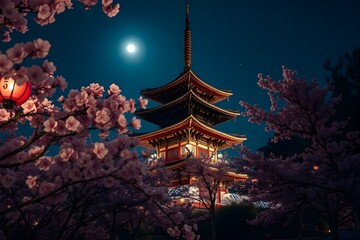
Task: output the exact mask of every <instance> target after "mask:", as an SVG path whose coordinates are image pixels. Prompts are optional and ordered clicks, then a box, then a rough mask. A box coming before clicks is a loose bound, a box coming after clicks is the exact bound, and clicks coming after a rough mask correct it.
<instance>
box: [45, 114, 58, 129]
mask: <svg viewBox="0 0 360 240" xmlns="http://www.w3.org/2000/svg"><path fill="white" fill-rule="evenodd" d="M57 125H58V122H57V121H56V120H55V119H54V118H53V117H50V118H49V119H48V120H46V121H45V122H44V131H45V132H54V131H55V129H56V127H57Z"/></svg>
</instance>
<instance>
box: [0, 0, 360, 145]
mask: <svg viewBox="0 0 360 240" xmlns="http://www.w3.org/2000/svg"><path fill="white" fill-rule="evenodd" d="M74 2H75V1H74ZM114 2H115V3H120V5H121V9H120V13H119V14H118V15H117V16H116V17H114V18H108V17H106V16H105V14H103V13H102V10H101V9H100V6H95V7H93V8H92V10H91V11H85V10H84V7H83V6H82V5H80V4H78V3H75V5H74V10H70V11H66V12H65V13H63V14H61V15H58V16H57V18H56V19H57V21H56V22H55V23H54V24H51V25H48V26H45V27H40V26H38V25H37V24H36V23H33V22H32V21H30V22H31V23H30V26H29V28H30V31H29V32H28V33H26V34H25V35H22V34H19V33H17V34H14V35H13V40H12V41H11V42H10V43H1V48H0V49H1V50H3V51H4V50H5V49H6V48H8V47H10V46H12V45H13V44H15V43H16V42H25V41H32V40H34V39H36V38H43V39H46V40H49V41H50V43H51V44H52V48H51V51H50V54H49V56H48V59H49V60H50V61H53V62H54V63H55V65H56V66H57V69H58V70H57V72H56V73H57V74H58V75H63V76H64V77H65V78H66V80H67V81H68V83H69V87H68V89H67V91H68V90H70V89H71V88H80V87H81V86H86V85H88V84H89V83H92V82H98V83H100V84H102V85H104V86H106V87H107V86H109V85H110V84H111V83H116V84H118V85H119V86H120V88H121V89H122V90H123V94H124V95H126V96H127V97H131V98H135V99H137V98H138V97H139V92H140V89H143V88H153V87H158V86H161V85H163V84H165V83H167V82H169V81H171V80H173V79H175V78H176V77H177V76H178V75H179V74H180V73H181V72H182V70H183V67H184V63H183V30H184V27H185V0H152V1H151V0H114ZM359 10H360V1H357V0H353V1H349V0H341V1H340V0H339V1H338V0H331V1H329V0H315V1H300V0H298V1H295V0H294V1H289V0H274V1H269V0H256V1H255V0H254V1H243V0H241V1H240V0H239V1H238V0H223V1H215V0H207V1H204V0H203V1H200V0H190V20H191V30H192V66H191V67H192V69H193V71H194V72H195V73H196V74H197V75H198V76H199V77H200V78H201V79H202V80H203V81H205V82H207V83H209V84H211V85H213V86H215V87H217V88H221V89H231V90H232V91H233V94H234V95H233V96H232V97H231V98H230V100H229V101H224V102H223V103H221V104H218V106H220V107H223V108H228V109H237V110H241V111H242V110H244V109H241V107H240V106H239V105H238V102H239V101H240V100H243V101H247V102H250V103H259V104H261V105H264V103H265V102H267V94H266V92H264V91H262V90H261V89H260V88H259V87H258V86H257V84H256V83H257V74H258V73H260V72H261V73H263V74H264V75H271V76H272V77H274V78H275V79H280V77H281V67H282V66H283V65H284V66H286V67H288V68H291V69H294V70H297V71H298V72H299V74H300V75H301V76H305V77H306V78H307V79H309V80H312V79H314V78H315V79H317V80H319V81H321V82H324V78H325V76H326V72H325V70H324V69H323V65H324V62H325V61H326V59H329V58H330V59H332V60H337V59H338V58H339V57H340V55H341V54H343V53H345V52H349V51H352V50H353V49H354V47H356V46H358V47H359V46H360V14H359ZM130 42H132V43H134V44H136V45H137V47H138V50H137V52H136V54H133V55H129V54H128V53H126V51H125V47H126V44H127V43H130ZM150 106H154V103H151V104H150ZM264 106H266V105H264ZM143 126H144V127H143V128H142V129H141V131H150V130H155V129H157V127H156V126H155V125H151V124H149V123H147V124H146V123H145V122H143ZM218 129H220V130H222V131H225V132H228V133H238V134H246V135H247V138H248V140H247V141H246V143H245V145H247V146H248V147H250V148H251V149H252V150H256V149H257V148H258V147H260V146H262V145H264V144H265V143H266V141H267V139H268V137H269V134H268V135H266V134H265V133H264V131H263V127H262V126H258V125H253V124H250V123H248V122H247V119H246V118H244V117H238V118H237V119H236V121H234V122H233V121H229V122H227V123H223V124H222V125H220V126H218Z"/></svg>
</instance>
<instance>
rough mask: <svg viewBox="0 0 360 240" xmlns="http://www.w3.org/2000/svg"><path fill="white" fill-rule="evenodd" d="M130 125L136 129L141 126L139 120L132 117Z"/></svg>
mask: <svg viewBox="0 0 360 240" xmlns="http://www.w3.org/2000/svg"><path fill="white" fill-rule="evenodd" d="M131 126H133V128H135V129H136V130H139V129H140V128H141V120H140V119H137V118H136V117H133V118H132V120H131Z"/></svg>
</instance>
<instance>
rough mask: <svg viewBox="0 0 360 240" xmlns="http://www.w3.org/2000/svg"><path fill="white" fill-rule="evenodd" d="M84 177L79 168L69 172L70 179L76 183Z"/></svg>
mask: <svg viewBox="0 0 360 240" xmlns="http://www.w3.org/2000/svg"><path fill="white" fill-rule="evenodd" d="M82 176H83V175H82V173H81V171H80V169H79V168H73V169H71V170H69V172H68V177H69V178H70V179H71V180H74V181H79V180H81V178H82Z"/></svg>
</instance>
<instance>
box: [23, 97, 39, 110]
mask: <svg viewBox="0 0 360 240" xmlns="http://www.w3.org/2000/svg"><path fill="white" fill-rule="evenodd" d="M35 103H36V100H34V99H31V98H30V99H29V100H27V101H26V102H25V103H23V104H22V105H21V107H22V109H23V113H24V114H27V113H35V112H36V111H37V108H36V104H35Z"/></svg>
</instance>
